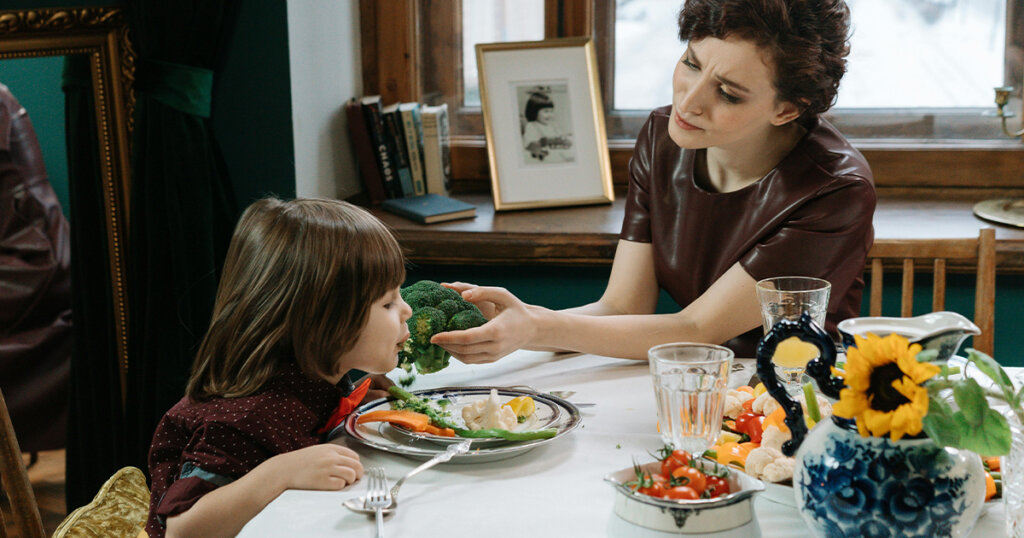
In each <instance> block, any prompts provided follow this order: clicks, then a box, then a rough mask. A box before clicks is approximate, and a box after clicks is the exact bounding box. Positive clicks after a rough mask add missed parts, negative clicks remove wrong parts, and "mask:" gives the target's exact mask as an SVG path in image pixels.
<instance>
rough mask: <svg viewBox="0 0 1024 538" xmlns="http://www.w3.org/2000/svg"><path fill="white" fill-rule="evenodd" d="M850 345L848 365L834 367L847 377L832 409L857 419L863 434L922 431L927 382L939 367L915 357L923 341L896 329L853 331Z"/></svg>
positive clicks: (896, 437) (895, 435)
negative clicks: (864, 334)
mask: <svg viewBox="0 0 1024 538" xmlns="http://www.w3.org/2000/svg"><path fill="white" fill-rule="evenodd" d="M854 339H855V341H856V347H852V348H850V349H849V350H848V351H847V355H846V371H845V372H840V371H838V370H835V369H833V373H834V374H835V375H837V376H839V377H841V378H843V379H844V380H845V381H846V388H844V389H843V390H842V391H840V392H839V403H837V404H836V405H834V406H833V407H832V412H833V413H834V414H835V415H836V416H839V417H843V418H852V419H856V420H857V430H858V431H860V434H861V435H862V436H864V437H868V436H869V435H873V436H875V437H882V436H884V435H886V434H889V435H890V436H891V437H892V439H893V440H894V441H899V440H900V438H902V437H903V436H904V435H917V434H919V433H921V419H922V418H923V417H924V416H925V415H926V414H928V389H926V388H925V387H924V386H923V384H924V382H925V381H928V380H929V379H931V378H932V377H933V376H934V375H935V374H937V373H939V367H938V366H936V365H934V364H929V363H922V362H917V353H918V352H919V351H921V346H920V345H919V344H910V342H909V341H908V340H907V339H906V338H904V337H902V336H900V335H898V334H890V335H889V336H886V337H885V338H879V337H878V336H876V335H874V334H871V333H868V335H867V338H861V337H860V336H855V337H854Z"/></svg>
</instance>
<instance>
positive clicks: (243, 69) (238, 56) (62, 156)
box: [0, 0, 295, 214]
mask: <svg viewBox="0 0 1024 538" xmlns="http://www.w3.org/2000/svg"><path fill="white" fill-rule="evenodd" d="M116 4H119V2H113V1H108V2H102V1H86V0H53V1H43V0H8V1H7V2H5V3H4V6H3V7H2V8H0V9H29V8H44V7H68V6H92V5H96V6H100V5H116ZM287 23H288V14H287V10H286V4H285V2H242V3H241V9H240V12H239V20H238V24H237V26H236V28H235V29H234V31H233V33H232V36H231V41H230V42H229V45H228V47H229V48H228V53H227V54H228V56H227V59H226V62H225V68H224V69H223V70H222V72H221V73H220V75H219V77H218V79H217V86H216V88H215V94H214V104H213V117H212V122H213V129H214V132H215V135H216V137H217V140H218V141H219V142H220V144H221V149H222V151H223V155H224V161H225V164H226V166H227V170H228V175H229V178H230V180H231V183H232V187H233V189H234V192H235V199H236V200H237V206H238V208H239V210H241V209H242V208H244V207H245V206H247V205H249V203H251V202H252V201H253V200H255V199H257V198H260V197H263V196H266V195H268V194H276V195H278V196H281V197H286V198H290V197H294V196H295V152H294V148H293V147H292V117H291V86H290V82H289V75H288V73H289V66H288V24H287ZM8 64H10V65H8ZM62 68H63V60H62V59H61V58H42V59H31V60H5V61H3V62H0V82H4V83H5V84H7V85H8V86H10V87H11V90H12V92H14V94H15V96H17V97H18V99H19V100H20V101H21V102H22V105H24V106H25V109H26V110H28V111H29V114H30V116H31V118H32V122H33V125H34V126H35V128H36V131H37V134H38V137H39V141H40V145H41V146H42V151H43V158H44V160H45V162H46V168H47V172H48V173H49V175H50V181H51V183H53V185H54V190H55V191H57V196H58V198H60V201H61V204H62V206H63V207H64V211H65V214H67V212H68V208H69V204H68V201H67V192H68V188H67V158H66V149H65V146H64V94H63V93H62V92H61V89H60V77H61V69H62ZM5 79H9V80H10V82H8V81H7V80H5Z"/></svg>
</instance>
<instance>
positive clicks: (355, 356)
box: [339, 288, 412, 377]
mask: <svg viewBox="0 0 1024 538" xmlns="http://www.w3.org/2000/svg"><path fill="white" fill-rule="evenodd" d="M411 316H412V308H411V307H410V306H409V305H408V304H407V303H406V302H405V301H403V300H402V295H401V294H400V293H399V289H398V288H395V289H393V290H390V291H388V292H387V293H385V294H384V296H383V297H381V298H380V299H377V300H376V301H375V302H374V303H373V305H372V306H370V314H369V316H367V319H366V325H365V326H364V327H363V330H362V331H360V332H359V338H358V339H357V340H356V344H355V345H354V346H352V349H350V350H349V351H347V352H346V353H345V354H344V355H342V356H341V358H340V359H339V361H340V364H341V365H342V370H343V371H344V370H349V369H352V368H357V369H359V370H363V371H364V372H369V373H373V374H383V373H386V372H390V371H391V370H392V369H393V368H394V367H395V366H398V351H399V350H400V349H401V348H402V344H403V343H404V342H405V340H406V338H408V337H409V328H408V327H407V326H406V324H405V322H406V320H408V319H409V318H410V317H411ZM339 377H340V376H339Z"/></svg>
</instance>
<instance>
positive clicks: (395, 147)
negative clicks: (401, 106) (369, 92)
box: [384, 107, 416, 196]
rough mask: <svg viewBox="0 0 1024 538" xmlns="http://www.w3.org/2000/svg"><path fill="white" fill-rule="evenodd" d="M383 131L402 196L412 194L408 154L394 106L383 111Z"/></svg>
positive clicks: (400, 119)
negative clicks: (396, 172) (392, 158)
mask: <svg viewBox="0 0 1024 538" xmlns="http://www.w3.org/2000/svg"><path fill="white" fill-rule="evenodd" d="M384 132H385V133H386V135H387V138H388V149H389V150H390V151H392V152H393V154H392V155H393V157H394V163H395V169H396V170H397V171H398V180H399V181H400V182H401V185H402V196H413V195H414V194H415V193H416V189H414V188H413V186H412V170H411V169H410V168H409V154H408V153H407V152H406V150H405V134H404V133H403V132H402V117H401V113H400V112H399V111H398V108H397V107H395V108H393V109H392V110H390V111H387V112H385V113H384Z"/></svg>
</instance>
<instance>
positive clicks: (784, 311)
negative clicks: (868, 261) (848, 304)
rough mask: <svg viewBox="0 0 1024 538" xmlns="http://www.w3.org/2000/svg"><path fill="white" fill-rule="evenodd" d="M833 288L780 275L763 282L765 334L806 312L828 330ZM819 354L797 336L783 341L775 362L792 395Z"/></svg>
mask: <svg viewBox="0 0 1024 538" xmlns="http://www.w3.org/2000/svg"><path fill="white" fill-rule="evenodd" d="M831 289H832V284H829V282H828V281H827V280H822V279H820V278H813V277H806V276H780V277H774V278H766V279H764V280H761V281H759V282H758V283H757V300H758V302H760V303H761V318H762V319H763V320H764V332H765V333H767V332H768V331H769V330H771V328H772V326H774V325H775V324H776V323H778V322H779V321H780V320H783V319H788V320H790V321H796V320H798V319H800V315H801V314H803V313H804V312H807V313H809V314H810V315H811V319H812V320H813V321H814V322H815V323H817V324H818V325H820V326H821V327H824V326H825V314H826V313H827V312H828V295H829V291H830V290H831ZM818 354H819V353H818V348H817V347H815V346H814V345H812V344H809V343H807V342H804V341H802V340H800V339H798V338H797V337H795V336H794V337H791V338H788V339H786V340H783V341H782V342H779V346H778V347H777V348H776V349H775V355H773V356H772V362H773V363H775V373H776V375H778V376H779V379H780V380H781V381H782V383H783V385H785V387H786V390H787V391H788V392H790V393H795V392H797V391H799V390H800V388H801V385H800V376H802V375H803V373H804V368H805V367H806V366H807V363H808V362H810V361H811V360H812V359H815V358H817V356H818Z"/></svg>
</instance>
